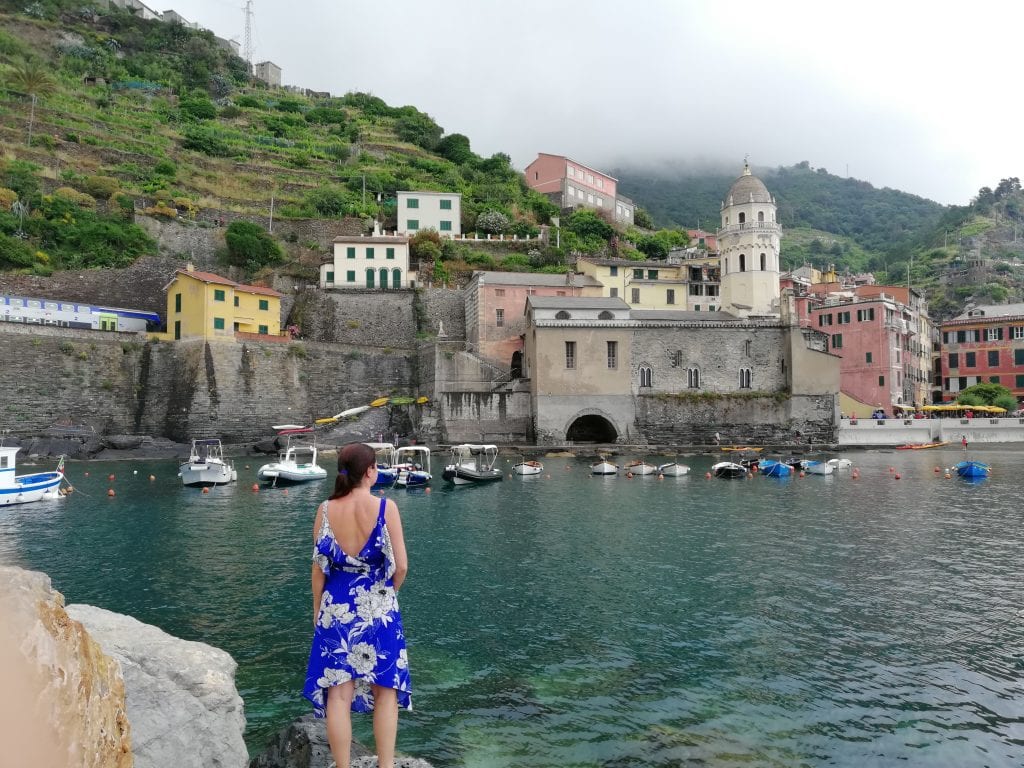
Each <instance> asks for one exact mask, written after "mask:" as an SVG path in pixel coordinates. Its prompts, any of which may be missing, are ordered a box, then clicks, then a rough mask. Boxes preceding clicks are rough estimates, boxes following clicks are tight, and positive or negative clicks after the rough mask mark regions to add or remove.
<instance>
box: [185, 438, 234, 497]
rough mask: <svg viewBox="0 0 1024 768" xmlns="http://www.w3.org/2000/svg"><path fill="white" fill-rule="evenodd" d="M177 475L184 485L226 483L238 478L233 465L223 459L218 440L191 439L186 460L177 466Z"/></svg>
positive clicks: (207, 485)
mask: <svg viewBox="0 0 1024 768" xmlns="http://www.w3.org/2000/svg"><path fill="white" fill-rule="evenodd" d="M178 477H180V478H181V484H182V485H186V486H195V487H199V486H203V487H209V486H211V485H227V484H228V483H233V482H234V481H235V480H237V479H238V472H237V471H236V470H235V467H234V465H233V464H232V463H231V462H230V461H227V460H225V458H224V447H223V446H222V445H221V442H220V440H216V439H210V440H193V441H192V448H191V449H190V450H189V452H188V461H186V462H184V463H183V464H181V465H180V466H179V467H178Z"/></svg>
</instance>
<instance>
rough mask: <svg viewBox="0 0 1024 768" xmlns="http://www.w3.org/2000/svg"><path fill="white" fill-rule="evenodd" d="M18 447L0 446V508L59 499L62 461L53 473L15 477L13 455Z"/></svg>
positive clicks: (15, 467)
mask: <svg viewBox="0 0 1024 768" xmlns="http://www.w3.org/2000/svg"><path fill="white" fill-rule="evenodd" d="M20 450H21V448H19V447H18V446H13V445H12V446H0V506H7V505H9V504H27V503H28V502H30V501H41V500H45V499H59V498H60V497H61V493H60V484H61V483H62V482H63V481H64V459H63V458H61V460H60V463H59V464H58V465H57V469H56V470H54V471H53V472H36V473H35V474H31V475H16V474H15V472H16V470H17V464H16V462H15V454H16V453H17V452H18V451H20Z"/></svg>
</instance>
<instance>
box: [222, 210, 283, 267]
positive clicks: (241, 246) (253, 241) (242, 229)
mask: <svg viewBox="0 0 1024 768" xmlns="http://www.w3.org/2000/svg"><path fill="white" fill-rule="evenodd" d="M224 239H225V241H226V242H227V246H228V263H230V264H233V265H235V266H239V267H243V268H244V269H245V270H246V271H248V272H256V271H258V270H260V269H262V268H263V267H266V266H270V265H273V264H279V263H280V262H281V261H282V260H283V258H284V253H283V251H282V250H281V246H280V245H278V244H277V243H276V242H275V241H274V240H273V238H271V237H270V236H269V235H268V234H267V233H266V232H264V231H263V229H262V228H261V227H259V226H257V225H256V224H252V223H250V222H248V221H233V222H231V224H230V225H229V226H228V229H227V232H226V233H225V235H224Z"/></svg>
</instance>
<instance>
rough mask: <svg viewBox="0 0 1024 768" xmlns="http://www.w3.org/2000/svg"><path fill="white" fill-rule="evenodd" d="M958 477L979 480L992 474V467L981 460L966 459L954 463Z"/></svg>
mask: <svg viewBox="0 0 1024 768" xmlns="http://www.w3.org/2000/svg"><path fill="white" fill-rule="evenodd" d="M953 469H954V470H955V471H956V474H957V476H958V477H963V478H965V479H968V480H979V479H981V478H983V477H988V476H989V475H990V474H992V467H990V466H989V465H988V464H985V463H983V462H980V461H973V460H971V459H965V460H964V461H958V462H957V463H956V464H954V465H953Z"/></svg>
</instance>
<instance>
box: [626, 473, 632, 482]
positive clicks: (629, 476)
mask: <svg viewBox="0 0 1024 768" xmlns="http://www.w3.org/2000/svg"><path fill="white" fill-rule="evenodd" d="M626 477H628V478H629V479H630V480H632V479H633V473H632V472H627V473H626Z"/></svg>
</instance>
